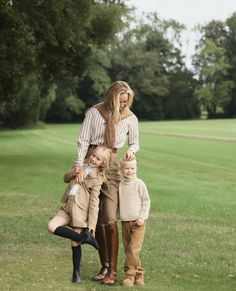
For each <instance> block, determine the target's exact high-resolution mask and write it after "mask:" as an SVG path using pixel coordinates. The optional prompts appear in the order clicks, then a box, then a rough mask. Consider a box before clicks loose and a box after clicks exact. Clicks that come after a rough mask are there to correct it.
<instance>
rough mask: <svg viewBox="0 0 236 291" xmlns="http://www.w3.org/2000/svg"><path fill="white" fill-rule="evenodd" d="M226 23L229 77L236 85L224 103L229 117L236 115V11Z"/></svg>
mask: <svg viewBox="0 0 236 291" xmlns="http://www.w3.org/2000/svg"><path fill="white" fill-rule="evenodd" d="M225 23H226V29H227V39H226V41H225V49H226V55H227V57H228V60H229V63H230V68H229V69H228V75H227V77H228V79H229V80H231V81H232V82H233V83H234V87H233V89H232V91H231V98H230V100H229V102H228V103H227V104H224V105H223V107H224V110H225V114H226V116H227V117H236V38H235V35H236V12H234V13H233V14H232V16H230V17H229V18H228V19H226V22H225Z"/></svg>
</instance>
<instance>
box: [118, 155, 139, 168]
mask: <svg viewBox="0 0 236 291" xmlns="http://www.w3.org/2000/svg"><path fill="white" fill-rule="evenodd" d="M128 162H135V165H136V167H137V160H136V158H135V157H134V158H133V159H132V160H128V161H127V160H124V159H121V160H120V170H121V171H122V169H123V168H124V165H125V163H128Z"/></svg>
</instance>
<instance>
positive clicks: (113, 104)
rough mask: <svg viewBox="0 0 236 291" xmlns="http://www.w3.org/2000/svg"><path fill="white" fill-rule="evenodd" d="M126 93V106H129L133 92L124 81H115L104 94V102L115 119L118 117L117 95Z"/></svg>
mask: <svg viewBox="0 0 236 291" xmlns="http://www.w3.org/2000/svg"><path fill="white" fill-rule="evenodd" d="M124 93H127V94H128V103H127V105H126V106H127V107H128V108H130V107H131V105H132V103H133V97H134V92H133V90H132V89H131V88H130V86H129V85H128V84H127V83H126V82H124V81H115V82H114V83H112V84H111V86H110V87H109V88H108V90H107V92H106V95H105V103H106V105H107V107H108V109H109V110H110V111H111V113H112V115H113V116H114V117H115V120H118V119H119V116H120V112H119V108H120V104H119V102H120V100H119V97H120V95H121V94H124Z"/></svg>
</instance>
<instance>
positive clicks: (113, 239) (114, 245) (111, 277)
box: [102, 222, 119, 285]
mask: <svg viewBox="0 0 236 291" xmlns="http://www.w3.org/2000/svg"><path fill="white" fill-rule="evenodd" d="M106 235H107V238H108V240H107V244H108V257H109V269H108V273H107V275H106V276H105V278H104V279H103V281H102V283H103V284H107V285H113V284H114V283H115V282H116V280H117V278H116V267H117V257H118V247H119V237H118V227H117V222H114V223H112V224H109V225H107V226H106Z"/></svg>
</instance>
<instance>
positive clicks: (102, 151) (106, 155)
mask: <svg viewBox="0 0 236 291" xmlns="http://www.w3.org/2000/svg"><path fill="white" fill-rule="evenodd" d="M92 153H97V154H98V155H100V156H101V159H102V164H101V166H100V167H99V168H98V173H99V175H100V176H101V177H102V178H103V179H104V180H106V179H107V176H106V173H107V170H108V168H109V167H110V165H111V162H112V150H111V149H109V148H107V147H105V146H97V147H96V148H95V149H94V150H93V152H92Z"/></svg>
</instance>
